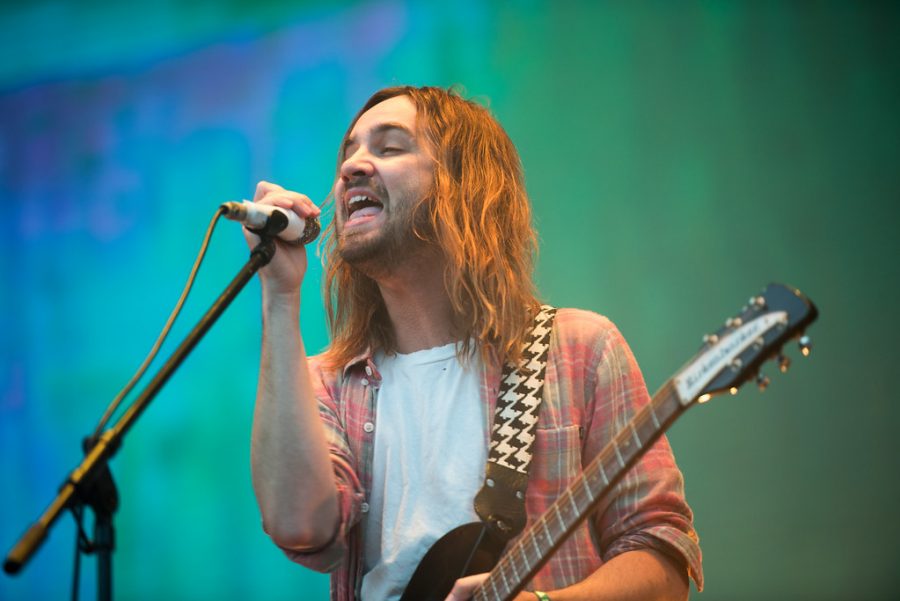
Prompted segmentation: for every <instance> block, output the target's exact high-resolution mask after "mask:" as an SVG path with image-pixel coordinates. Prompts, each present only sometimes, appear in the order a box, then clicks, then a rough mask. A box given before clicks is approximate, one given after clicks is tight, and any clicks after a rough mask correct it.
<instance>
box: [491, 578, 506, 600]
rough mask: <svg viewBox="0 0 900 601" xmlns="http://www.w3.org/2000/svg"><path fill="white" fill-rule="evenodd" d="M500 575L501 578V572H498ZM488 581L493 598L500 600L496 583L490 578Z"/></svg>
mask: <svg viewBox="0 0 900 601" xmlns="http://www.w3.org/2000/svg"><path fill="white" fill-rule="evenodd" d="M500 575H501V576H502V575H503V572H500ZM489 580H490V582H491V590H493V591H494V598H495V599H501V598H502V597H500V593H499V592H497V582H496V581H495V580H494V579H493V578H490V579H489Z"/></svg>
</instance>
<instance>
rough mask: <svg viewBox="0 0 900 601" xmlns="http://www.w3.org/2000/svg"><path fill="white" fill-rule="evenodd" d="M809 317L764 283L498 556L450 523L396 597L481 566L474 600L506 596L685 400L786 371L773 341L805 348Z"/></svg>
mask: <svg viewBox="0 0 900 601" xmlns="http://www.w3.org/2000/svg"><path fill="white" fill-rule="evenodd" d="M817 316H818V310H817V309H816V307H815V305H814V304H813V303H812V301H810V300H809V299H808V298H806V297H805V296H804V295H803V294H802V293H801V292H800V291H799V290H795V289H793V288H790V287H787V286H784V285H781V284H770V285H769V286H768V287H767V288H766V289H765V290H764V291H763V293H762V294H760V295H759V296H754V297H753V298H751V299H750V302H749V303H748V304H747V305H746V306H745V307H744V308H743V309H742V310H741V312H740V314H739V315H738V316H736V317H732V318H730V319H728V320H727V321H726V322H725V325H724V326H723V327H722V328H720V329H719V330H718V331H717V332H716V333H714V334H711V335H708V336H704V344H703V347H702V348H701V349H700V351H699V352H698V353H697V354H696V355H695V356H694V357H693V358H692V359H691V360H690V361H688V362H687V364H686V365H685V366H684V367H683V368H681V370H679V371H678V372H677V373H676V374H675V375H674V376H673V377H672V378H670V379H669V380H668V381H667V382H666V383H665V384H663V386H662V387H661V388H660V389H659V391H657V393H656V394H655V395H653V398H652V399H651V400H650V402H649V403H648V404H647V405H646V406H645V407H644V408H643V409H641V410H640V411H639V412H638V413H637V414H636V415H635V416H634V418H633V419H632V420H631V421H630V422H629V423H628V425H626V426H625V428H624V429H623V430H622V431H620V432H619V433H618V434H617V435H616V436H615V437H614V438H613V440H612V441H610V443H609V444H607V445H606V447H604V449H603V450H602V451H600V453H599V454H598V455H597V457H595V458H594V460H593V461H591V463H590V465H588V466H587V468H585V469H584V471H583V472H582V474H581V476H580V477H578V478H577V479H576V480H575V481H574V482H573V483H572V484H571V485H570V486H569V487H568V488H567V489H566V490H565V491H563V493H562V494H561V495H560V496H559V498H558V499H557V500H556V501H555V502H554V503H553V504H552V505H551V506H550V508H549V509H548V510H547V512H546V513H544V515H543V516H541V517H540V518H538V519H537V520H535V521H534V522H533V523H532V524H531V526H530V527H529V528H528V529H526V530H525V531H524V532H523V533H522V534H521V536H519V537H518V539H516V541H515V542H514V543H513V544H512V545H511V546H510V547H509V549H507V550H506V551H505V553H504V544H503V543H502V542H501V541H499V540H498V539H496V538H494V537H493V535H492V534H491V533H490V531H489V530H487V529H486V528H485V526H484V524H482V523H480V522H475V523H471V524H465V525H463V526H459V527H458V528H455V529H453V530H451V531H450V532H448V533H447V534H445V535H444V536H443V537H442V538H441V539H440V540H438V541H437V542H436V543H434V545H432V547H431V548H430V549H429V550H428V552H427V553H426V554H425V556H424V557H423V558H422V561H421V562H420V563H419V565H418V567H417V568H416V571H415V572H414V573H413V576H412V578H411V579H410V581H409V584H407V586H406V589H405V591H404V593H403V596H402V597H401V601H432V600H433V601H442V600H443V599H444V598H445V597H446V596H447V594H448V593H449V592H450V589H451V588H452V587H453V583H454V582H455V581H456V579H457V578H460V577H462V576H468V575H471V574H480V573H484V572H490V574H489V576H488V578H487V580H485V581H484V582H483V583H482V584H481V585H480V586H479V587H478V588H477V589H476V591H475V593H474V595H473V599H476V600H478V601H508V600H509V599H512V598H513V597H514V596H515V595H516V594H517V593H518V592H519V591H521V590H522V588H523V587H524V586H525V584H527V583H528V581H529V580H530V579H531V578H532V577H533V576H534V574H536V573H537V571H538V570H539V569H540V568H541V567H542V566H543V565H544V564H545V563H546V562H547V560H548V559H549V558H550V556H551V554H552V553H553V552H554V551H555V550H556V549H557V548H558V547H559V546H560V545H561V544H562V543H563V542H564V541H565V539H566V537H567V536H568V535H569V534H571V533H572V532H573V531H574V530H575V528H577V527H578V526H579V525H580V524H581V522H582V521H584V519H585V518H586V517H587V516H588V515H589V514H590V513H591V511H592V510H593V509H594V508H596V507H597V505H598V504H599V503H600V502H601V501H602V500H603V499H604V497H605V496H606V495H607V494H609V492H610V491H611V490H612V488H613V487H614V486H615V485H616V484H617V483H618V482H619V481H620V480H621V479H622V477H623V476H624V475H625V473H626V472H627V471H628V470H629V469H630V468H631V467H632V466H633V465H634V464H635V463H636V462H637V460H638V459H639V458H640V457H641V455H643V454H644V452H645V451H646V450H647V449H648V448H649V447H650V446H651V445H652V444H653V443H654V442H655V441H656V440H657V439H659V437H660V436H662V434H663V432H665V431H666V430H667V429H668V428H669V426H671V425H672V424H673V423H674V422H675V420H676V419H678V417H679V416H681V414H682V413H684V412H685V411H686V410H687V409H688V408H689V407H691V406H693V405H694V404H695V403H704V402H706V401H708V400H709V399H710V398H712V397H713V396H715V395H717V394H720V393H723V392H731V393H732V394H737V391H738V389H739V388H740V387H741V386H742V385H743V384H745V383H746V382H747V381H749V380H751V379H753V378H756V381H757V384H758V385H759V387H760V389H762V390H764V389H765V387H766V386H767V385H768V378H766V377H764V376H761V375H760V374H759V369H760V367H761V365H762V364H763V363H764V362H765V361H768V360H769V359H771V358H773V357H777V361H778V366H779V369H780V370H781V371H782V372H785V371H787V369H788V367H789V365H790V360H789V359H788V358H787V357H786V356H785V355H783V354H782V347H783V346H784V344H785V343H786V342H788V341H789V340H791V339H794V338H799V344H800V351H801V354H802V355H803V356H807V355H809V352H810V349H811V346H810V342H809V338H808V337H807V336H806V335H805V330H806V328H807V327H808V326H809V325H810V324H811V323H812V322H813V321H815V319H816V317H817ZM501 557H502V558H501Z"/></svg>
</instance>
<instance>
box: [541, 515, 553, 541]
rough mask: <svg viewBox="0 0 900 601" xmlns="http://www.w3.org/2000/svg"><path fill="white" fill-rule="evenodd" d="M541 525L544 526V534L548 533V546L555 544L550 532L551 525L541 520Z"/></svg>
mask: <svg viewBox="0 0 900 601" xmlns="http://www.w3.org/2000/svg"><path fill="white" fill-rule="evenodd" d="M541 523H542V524H543V525H544V532H546V533H547V546H548V547H549V546H550V545H552V544H553V533H552V532H550V525H549V524H548V523H547V520H545V519H544V518H541Z"/></svg>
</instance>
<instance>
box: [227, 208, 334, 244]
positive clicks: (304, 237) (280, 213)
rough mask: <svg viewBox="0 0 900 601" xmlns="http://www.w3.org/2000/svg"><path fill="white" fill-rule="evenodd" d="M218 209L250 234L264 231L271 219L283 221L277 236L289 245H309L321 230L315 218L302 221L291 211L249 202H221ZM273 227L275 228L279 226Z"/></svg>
mask: <svg viewBox="0 0 900 601" xmlns="http://www.w3.org/2000/svg"><path fill="white" fill-rule="evenodd" d="M220 208H221V209H222V215H224V216H225V218H226V219H231V220H233V221H239V222H240V223H243V224H244V225H245V226H247V229H248V230H250V231H251V232H256V231H257V230H262V229H264V228H265V227H266V226H268V225H269V220H271V219H280V220H285V221H286V225H284V227H282V228H281V229H280V230H278V232H277V234H278V237H279V238H281V239H282V240H284V241H285V242H288V243H290V244H300V245H303V244H309V243H310V242H312V241H313V240H315V239H316V236H318V235H319V232H320V231H321V229H322V228H321V226H320V225H319V220H318V219H317V218H315V217H311V218H310V219H306V220H304V219H302V218H300V217H299V216H298V215H297V214H296V213H295V212H293V211H289V210H287V209H282V208H281V207H275V206H272V205H267V204H261V203H258V202H250V201H249V200H245V201H244V202H233V201H231V202H223V203H222V206H221V207H220ZM274 225H276V227H277V225H280V224H277V223H276V224H274Z"/></svg>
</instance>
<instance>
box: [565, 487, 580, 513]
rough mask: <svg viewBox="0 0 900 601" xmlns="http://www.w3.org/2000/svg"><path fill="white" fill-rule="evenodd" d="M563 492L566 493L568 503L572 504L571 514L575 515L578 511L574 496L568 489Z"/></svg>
mask: <svg viewBox="0 0 900 601" xmlns="http://www.w3.org/2000/svg"><path fill="white" fill-rule="evenodd" d="M563 494H564V495H566V496H567V497H569V503H571V504H572V515H574V516H577V515H578V513H579V512H578V504H577V503H575V497H574V496H573V495H572V493H571V492H569V491H566V492H565V493H563Z"/></svg>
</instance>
